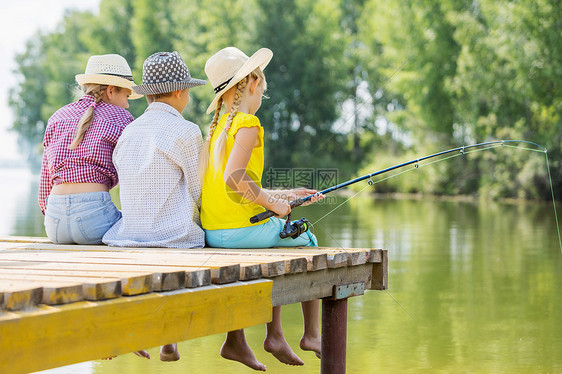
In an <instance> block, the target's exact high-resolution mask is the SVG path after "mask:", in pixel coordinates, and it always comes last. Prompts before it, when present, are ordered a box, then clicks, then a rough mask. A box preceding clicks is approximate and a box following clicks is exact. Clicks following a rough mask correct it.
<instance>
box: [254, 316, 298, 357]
mask: <svg viewBox="0 0 562 374" xmlns="http://www.w3.org/2000/svg"><path fill="white" fill-rule="evenodd" d="M263 348H264V349H265V350H266V351H267V352H269V353H271V354H272V355H273V356H275V358H276V359H278V360H279V361H281V362H282V363H284V364H288V365H304V362H303V361H302V360H301V359H300V358H299V356H297V355H296V354H295V352H293V350H292V349H291V347H290V346H289V344H288V343H287V341H286V340H285V336H283V328H282V327H281V307H280V306H276V307H274V308H273V318H272V321H271V322H270V323H268V324H267V335H266V337H265V341H264V342H263Z"/></svg>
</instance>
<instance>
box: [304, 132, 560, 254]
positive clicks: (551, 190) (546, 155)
mask: <svg viewBox="0 0 562 374" xmlns="http://www.w3.org/2000/svg"><path fill="white" fill-rule="evenodd" d="M512 142H515V141H502V142H500V143H498V144H492V145H490V146H487V147H483V148H479V149H473V150H468V151H467V150H464V149H462V148H461V152H459V153H458V154H454V155H450V156H447V157H443V158H440V159H437V160H433V161H429V162H425V163H423V164H420V162H419V161H417V162H415V164H414V167H413V168H410V169H406V170H404V171H401V172H399V173H395V174H392V175H390V176H388V177H386V178H383V179H380V180H377V181H373V180H372V178H369V180H368V183H367V185H366V186H365V187H363V188H362V189H360V190H359V191H358V192H356V193H355V194H353V195H352V196H351V197H349V198H347V199H346V200H345V201H343V202H342V203H340V204H338V206H336V207H335V208H333V209H332V210H330V211H329V212H328V213H326V214H324V215H323V216H322V217H320V219H318V220H316V221H315V222H314V223H313V226H314V225H315V224H317V223H318V222H320V221H322V220H323V219H324V218H326V217H327V216H329V215H330V214H332V213H333V212H334V211H336V210H337V209H339V208H340V207H342V206H343V205H344V204H346V203H347V202H349V200H351V199H353V198H354V197H356V196H357V195H359V194H360V193H362V192H363V191H364V190H366V189H367V188H369V187H370V186H374V185H375V184H377V183H381V182H383V181H385V180H388V179H390V178H394V177H397V176H399V175H401V174H404V173H407V172H410V171H413V170H416V169H418V168H419V167H422V166H429V165H432V164H436V163H439V162H443V161H446V160H449V159H452V158H455V157H459V156H464V155H468V154H470V153H476V152H482V151H486V150H489V149H493V148H498V147H508V148H515V149H520V150H525V151H533V152H542V153H544V154H545V159H546V167H547V171H548V179H549V183H550V192H551V195H552V204H553V207H554V218H555V221H556V230H557V233H558V243H559V245H560V252H561V253H562V237H561V234H560V226H559V221H558V213H557V211H556V200H555V198H554V188H553V186H552V177H551V174H550V165H549V162H548V153H547V150H546V149H545V148H544V147H542V146H540V145H538V144H535V143H531V142H529V143H530V144H533V145H536V146H538V147H540V148H541V150H538V149H533V148H529V147H523V146H514V145H510V144H506V143H512Z"/></svg>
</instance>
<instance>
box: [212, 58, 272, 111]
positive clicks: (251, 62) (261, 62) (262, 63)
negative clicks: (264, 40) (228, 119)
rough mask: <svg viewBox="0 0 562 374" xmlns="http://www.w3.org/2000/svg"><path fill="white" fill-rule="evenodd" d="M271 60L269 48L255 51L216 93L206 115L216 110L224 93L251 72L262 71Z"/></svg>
mask: <svg viewBox="0 0 562 374" xmlns="http://www.w3.org/2000/svg"><path fill="white" fill-rule="evenodd" d="M272 58H273V52H272V51H271V50H270V49H269V48H261V49H259V50H258V51H256V53H254V54H253V55H252V56H251V57H250V58H249V59H248V61H246V62H245V63H244V65H242V67H241V68H240V70H238V71H237V72H236V74H234V77H232V79H231V80H230V82H228V84H227V85H226V86H225V87H224V88H223V89H222V90H220V91H219V92H217V93H216V95H215V98H214V99H213V101H212V102H211V104H210V105H209V107H208V108H207V114H209V113H211V112H212V111H214V110H215V109H216V107H217V103H218V101H219V99H220V98H221V96H222V95H223V94H224V93H225V92H226V91H228V90H229V89H231V88H232V87H234V86H235V85H236V84H238V82H240V81H241V80H242V79H244V78H245V77H246V76H248V75H249V74H250V73H251V72H252V71H254V70H256V69H257V68H260V69H261V70H264V69H265V67H266V66H267V65H268V64H269V62H270V61H271V59H272Z"/></svg>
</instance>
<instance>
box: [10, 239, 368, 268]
mask: <svg viewBox="0 0 562 374" xmlns="http://www.w3.org/2000/svg"><path fill="white" fill-rule="evenodd" d="M45 244H46V243H40V242H39V243H37V244H30V243H19V244H18V245H19V246H18V247H14V245H13V243H9V242H8V243H0V247H2V246H6V245H7V246H8V248H23V249H59V250H65V251H67V250H68V251H84V246H80V245H54V244H48V245H45ZM87 248H88V249H87V250H88V251H89V252H107V251H110V250H113V251H124V252H129V253H151V252H152V253H155V252H162V253H166V254H170V253H174V254H192V255H193V254H203V255H207V256H208V255H209V254H213V255H242V254H244V253H246V254H252V255H255V256H271V255H278V256H301V257H302V256H304V257H305V258H307V261H308V266H307V270H308V271H315V270H322V269H325V268H326V262H325V261H326V259H325V256H326V253H328V254H330V255H335V254H336V253H342V252H344V253H348V256H349V253H356V252H366V253H368V251H369V250H368V249H355V248H351V249H341V248H328V247H320V248H318V247H276V248H267V249H231V248H204V249H181V248H180V249H178V248H135V249H131V248H127V249H126V250H124V249H115V247H107V246H88V247H87ZM356 256H360V255H356ZM341 257H342V255H336V256H335V258H332V261H331V263H332V267H339V266H343V264H342V261H341ZM355 258H356V257H352V260H355ZM264 261H266V260H264Z"/></svg>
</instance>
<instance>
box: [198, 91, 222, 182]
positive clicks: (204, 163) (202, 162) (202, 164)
mask: <svg viewBox="0 0 562 374" xmlns="http://www.w3.org/2000/svg"><path fill="white" fill-rule="evenodd" d="M221 110H222V96H221V97H220V98H219V101H218V102H217V108H216V109H215V115H214V116H213V121H212V122H211V125H210V126H209V133H208V134H207V140H206V141H205V144H204V145H203V148H202V149H201V154H200V156H199V177H200V179H201V182H203V178H205V173H206V172H207V169H208V168H209V154H210V153H211V137H212V136H213V133H214V132H215V129H216V128H217V124H218V123H219V118H220V112H221Z"/></svg>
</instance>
